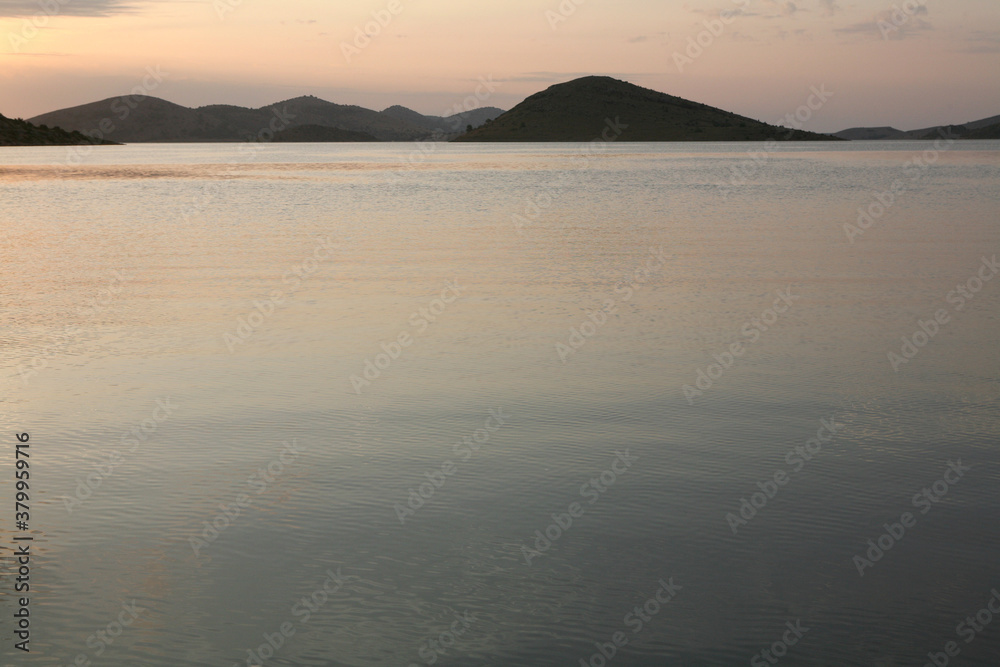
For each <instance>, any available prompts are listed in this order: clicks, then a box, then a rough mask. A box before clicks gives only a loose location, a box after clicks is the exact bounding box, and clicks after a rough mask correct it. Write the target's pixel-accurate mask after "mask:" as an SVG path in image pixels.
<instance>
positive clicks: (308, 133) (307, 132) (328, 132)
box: [274, 125, 378, 143]
mask: <svg viewBox="0 0 1000 667" xmlns="http://www.w3.org/2000/svg"><path fill="white" fill-rule="evenodd" d="M336 141H378V139H376V138H375V137H373V136H372V135H370V134H368V133H367V132H354V131H352V130H341V129H340V128H336V127H324V126H322V125H297V126H295V127H290V128H288V129H287V130H281V131H280V132H278V133H277V134H275V135H274V142H275V143H281V142H285V143H293V142H295V143H326V142H336Z"/></svg>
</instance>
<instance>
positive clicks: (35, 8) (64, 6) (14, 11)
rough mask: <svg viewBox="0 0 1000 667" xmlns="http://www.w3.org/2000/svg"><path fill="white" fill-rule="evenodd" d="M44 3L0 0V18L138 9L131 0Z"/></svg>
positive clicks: (64, 0)
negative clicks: (43, 4) (43, 5)
mask: <svg viewBox="0 0 1000 667" xmlns="http://www.w3.org/2000/svg"><path fill="white" fill-rule="evenodd" d="M45 4H46V7H44V8H43V7H42V3H39V2H38V0H0V18H22V17H31V16H46V15H49V16H114V15H115V14H131V13H133V12H135V11H138V8H137V7H136V5H135V4H133V3H132V1H131V0H53V2H52V3H51V4H50V3H45Z"/></svg>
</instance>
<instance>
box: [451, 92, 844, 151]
mask: <svg viewBox="0 0 1000 667" xmlns="http://www.w3.org/2000/svg"><path fill="white" fill-rule="evenodd" d="M609 123H613V124H614V126H615V128H614V136H615V139H616V140H617V141H763V140H767V139H773V140H777V141H784V140H790V141H839V138H836V137H832V136H829V135H823V134H816V133H814V132H805V131H803V130H797V129H790V128H786V127H779V126H776V125H769V124H767V123H762V122H760V121H757V120H753V119H752V118H747V117H745V116H739V115H737V114H735V113H732V112H729V111H724V110H722V109H716V108H715V107H710V106H708V105H705V104H700V103H698V102H692V101H690V100H685V99H683V98H680V97H675V96H673V95H668V94H666V93H661V92H658V91H655V90H651V89H649V88H642V87H640V86H636V85H634V84H631V83H628V82H627V81H619V80H618V79H613V78H611V77H607V76H587V77H583V78H580V79H574V80H573V81H568V82H566V83H560V84H556V85H554V86H550V87H549V88H547V89H545V90H543V91H541V92H539V93H535V94H534V95H532V96H530V97H528V98H527V99H526V100H524V101H523V102H521V103H520V104H518V105H517V106H515V107H514V108H513V109H511V110H510V111H508V112H506V113H504V114H503V115H501V116H499V117H498V118H496V119H494V120H493V121H491V122H487V123H485V124H484V125H482V126H481V127H479V128H477V129H474V130H472V131H471V132H469V133H467V134H465V135H462V136H461V137H458V138H457V139H456V141H535V142H537V141H578V142H579V141H592V140H594V139H597V138H600V137H604V138H605V139H608V136H607V131H608V129H609V127H610V125H609Z"/></svg>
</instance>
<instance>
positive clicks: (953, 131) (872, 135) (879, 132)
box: [834, 116, 1000, 141]
mask: <svg viewBox="0 0 1000 667" xmlns="http://www.w3.org/2000/svg"><path fill="white" fill-rule="evenodd" d="M942 135H944V136H955V137H956V138H958V139H1000V116H991V117H989V118H983V119H982V120H974V121H972V122H971V123H963V124H961V125H937V126H935V127H925V128H922V129H919V130H909V131H904V130H897V129H896V128H894V127H852V128H848V129H846V130H841V131H840V132H835V133H834V136H835V137H840V138H841V139H847V140H849V141H926V140H931V139H940V138H941V137H942Z"/></svg>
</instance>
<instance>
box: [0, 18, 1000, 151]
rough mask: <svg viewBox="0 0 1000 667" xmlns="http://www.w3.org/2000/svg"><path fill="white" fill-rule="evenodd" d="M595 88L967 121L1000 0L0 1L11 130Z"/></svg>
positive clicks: (430, 109)
mask: <svg viewBox="0 0 1000 667" xmlns="http://www.w3.org/2000/svg"><path fill="white" fill-rule="evenodd" d="M153 73H155V75H154V74H153ZM589 74H601V75H607V76H613V77H615V78H618V79H624V80H626V81H630V82H632V83H635V84H637V85H641V86H645V87H647V88H652V89H654V90H659V91H662V92H665V93H669V94H671V95H677V96H679V97H683V98H686V99H690V100H694V101H697V102H702V103H705V104H709V105H712V106H715V107H719V108H722V109H726V110H728V111H733V112H736V113H738V114H741V115H744V116H749V117H751V118H756V119H758V120H763V121H765V122H771V123H777V122H778V121H779V120H780V119H783V118H785V117H786V115H787V114H789V113H792V114H794V113H796V112H797V111H798V112H799V113H800V118H804V117H808V119H807V121H805V122H804V123H803V127H804V128H805V129H807V130H813V131H818V132H833V131H837V130H841V129H844V128H847V127H855V126H883V125H891V126H894V127H897V128H899V129H904V130H910V129H917V128H922V127H928V126H933V125H938V124H945V123H963V122H968V121H972V120H978V119H981V118H985V117H989V116H994V115H997V114H1000V0H905V1H904V0H854V1H851V0H686V1H677V2H674V1H673V0H475V1H470V0H351V1H347V0H343V1H341V0H280V1H279V0H145V1H144V0H0V113H2V114H4V115H6V116H9V117H23V118H30V117H33V116H35V115H38V114H41V113H45V112H48V111H53V110H56V109H60V108H64V107H70V106H76V105H78V104H86V103H89V102H95V101H98V100H103V99H105V98H109V97H114V96H117V95H123V94H128V93H129V92H133V91H134V92H143V93H145V94H149V95H153V96H156V97H161V98H163V99H166V100H170V101H171V102H175V103H177V104H182V105H185V106H201V105H206V104H237V105H241V106H252V107H260V106H264V105H267V104H270V103H273V102H277V101H280V100H284V99H289V98H292V97H298V96H300V95H315V96H317V97H321V98H323V99H326V100H329V101H331V102H336V103H338V104H357V105H360V106H364V107H368V108H372V109H378V110H381V109H384V108H386V107H388V106H391V105H394V104H402V105H403V106H407V107H410V108H411V109H415V110H417V111H419V112H421V113H425V114H433V115H448V114H450V113H452V110H453V109H454V107H455V105H456V104H457V105H463V104H465V103H466V100H467V99H468V98H469V97H470V96H473V98H472V100H471V101H470V102H469V104H471V103H472V101H474V102H475V104H478V105H481V106H498V107H501V108H503V109H509V108H511V107H512V106H514V105H515V104H517V103H518V102H520V101H521V100H523V99H524V98H525V97H527V96H529V95H531V94H533V93H536V92H538V91H540V90H544V89H545V88H546V87H548V86H550V85H552V84H554V83H560V82H563V81H568V80H571V79H574V78H577V77H579V76H585V75H589ZM484 81H485V82H488V83H489V85H488V86H487V85H486V84H485V83H483V82H484ZM137 89H138V90H137ZM814 90H815V91H822V92H823V95H821V96H816V93H815V92H813V91H814ZM477 92H478V93H479V97H478V98H476V97H474V96H475V94H476V93H477ZM821 100H822V101H821ZM808 104H812V106H813V107H814V109H811V110H809V113H805V111H804V110H803V109H802V108H803V105H808ZM815 107H818V108H815Z"/></svg>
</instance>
